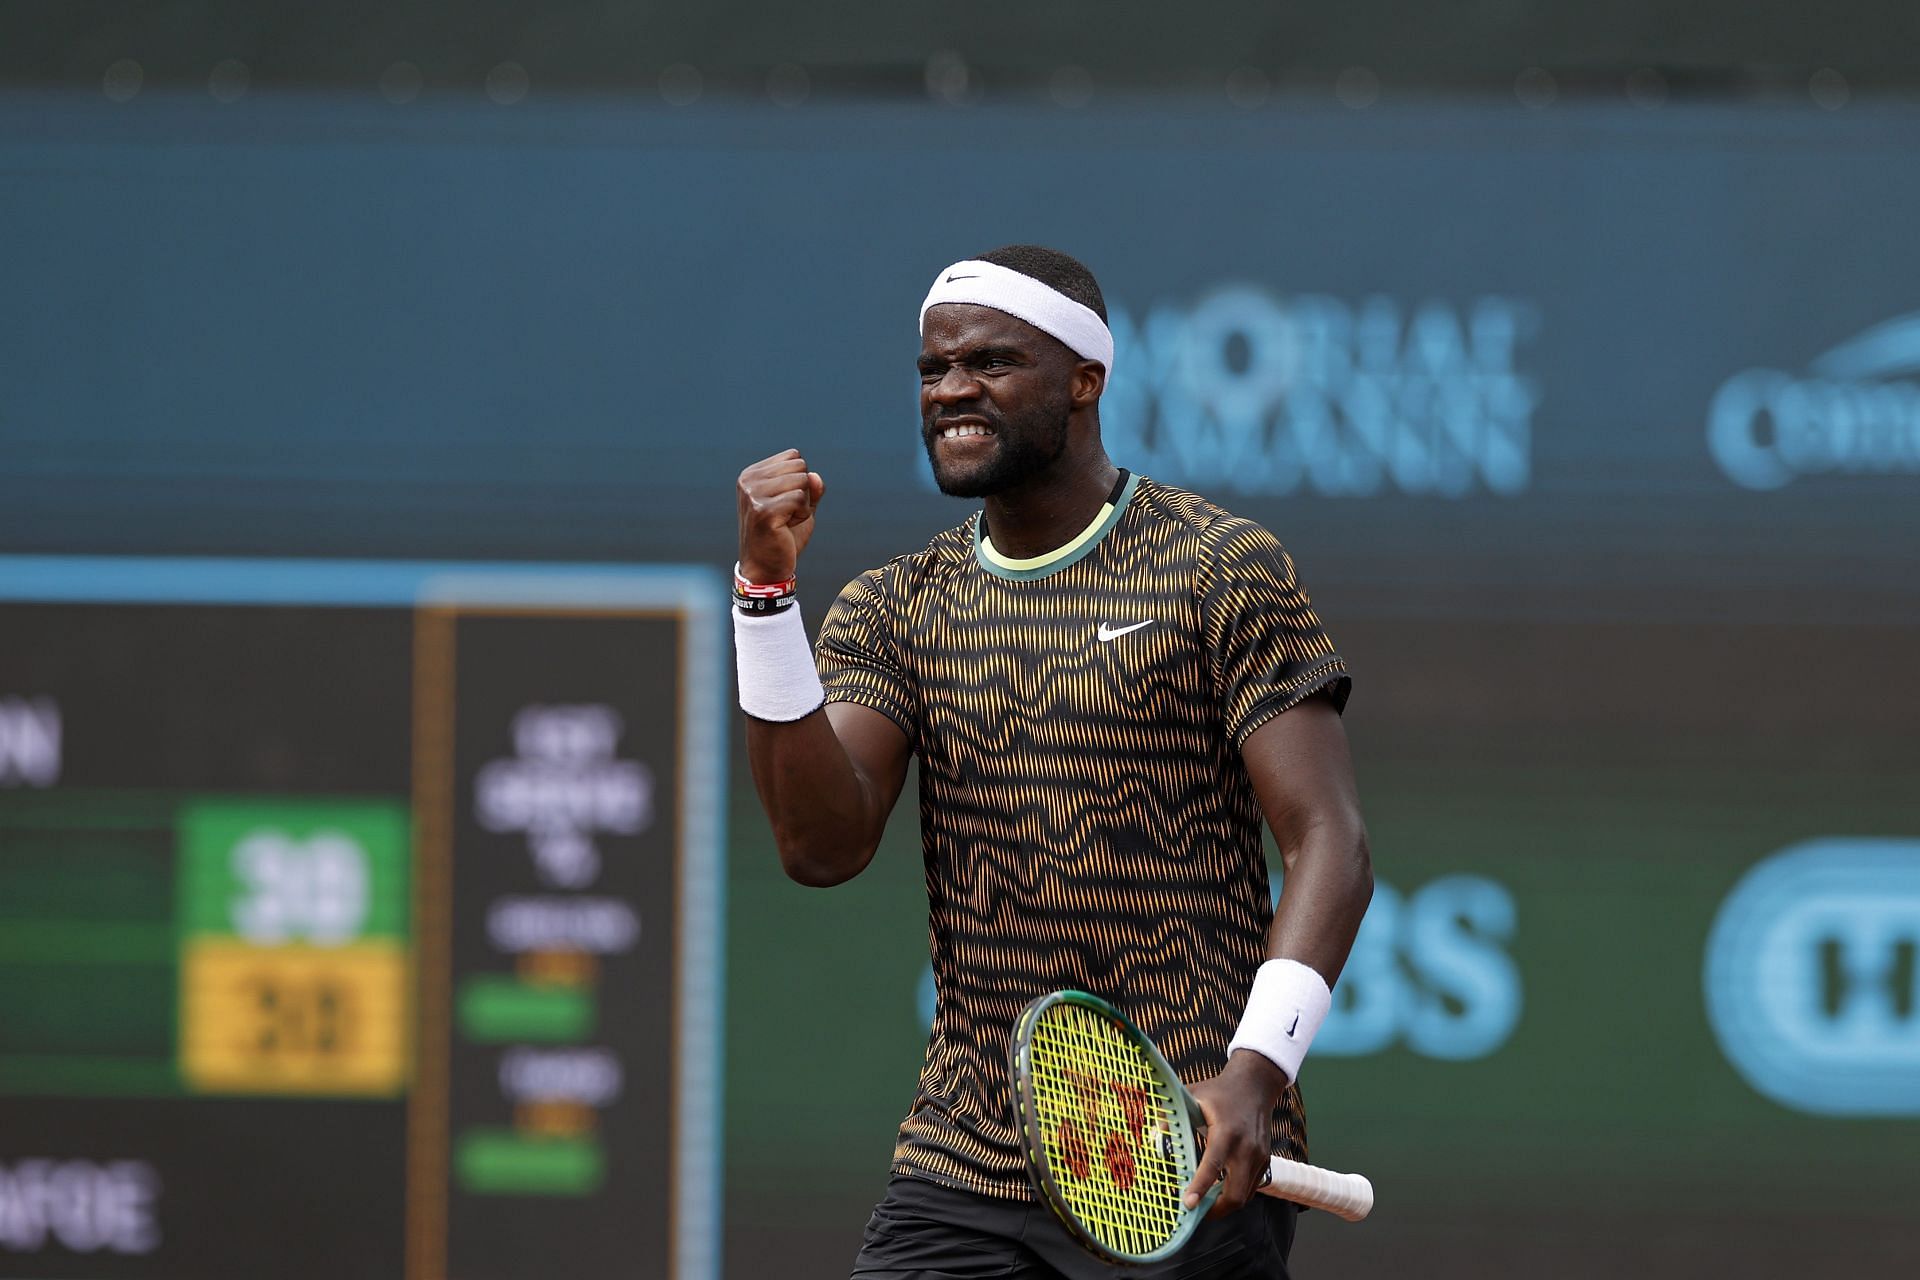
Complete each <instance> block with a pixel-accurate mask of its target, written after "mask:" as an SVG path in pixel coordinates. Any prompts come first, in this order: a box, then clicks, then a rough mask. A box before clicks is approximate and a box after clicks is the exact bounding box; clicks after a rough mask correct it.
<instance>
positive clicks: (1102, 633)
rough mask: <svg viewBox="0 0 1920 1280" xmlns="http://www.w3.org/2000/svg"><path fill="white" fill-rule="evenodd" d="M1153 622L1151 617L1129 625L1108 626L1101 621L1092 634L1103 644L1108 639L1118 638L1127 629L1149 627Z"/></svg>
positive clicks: (1136, 629) (1127, 630) (1133, 629)
mask: <svg viewBox="0 0 1920 1280" xmlns="http://www.w3.org/2000/svg"><path fill="white" fill-rule="evenodd" d="M1153 623H1154V620H1153V619H1152V618H1148V619H1147V620H1146V621H1145V622H1136V623H1134V624H1133V625H1132V626H1130V627H1109V626H1108V625H1107V624H1106V623H1104V622H1103V623H1101V624H1100V626H1099V628H1098V629H1097V630H1096V631H1095V632H1094V633H1093V634H1094V636H1095V638H1097V639H1098V640H1099V641H1100V643H1101V644H1105V643H1106V642H1107V641H1109V640H1118V639H1119V638H1120V637H1121V636H1123V635H1125V634H1127V632H1129V631H1138V630H1139V629H1140V628H1142V627H1150V626H1152V625H1153Z"/></svg>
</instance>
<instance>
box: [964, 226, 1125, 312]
mask: <svg viewBox="0 0 1920 1280" xmlns="http://www.w3.org/2000/svg"><path fill="white" fill-rule="evenodd" d="M973 256H974V258H975V259H976V260H977V261H980V262H991V263H992V264H993V265H994V266H996V267H1005V268H1006V269H1007V270H1009V271H1018V272H1019V273H1020V274H1021V275H1023V276H1032V277H1033V278H1034V279H1035V280H1038V281H1039V282H1040V283H1041V284H1044V285H1046V286H1047V287H1049V288H1051V289H1053V290H1054V291H1055V292H1057V293H1063V294H1065V295H1066V296H1067V297H1069V298H1072V299H1073V300H1074V301H1075V302H1077V303H1079V304H1080V305H1081V306H1083V307H1086V308H1088V309H1089V310H1091V311H1092V312H1093V313H1094V314H1095V315H1097V316H1099V317H1100V320H1101V323H1103V324H1104V323H1105V322H1106V319H1107V300H1106V299H1105V298H1103V297H1101V296H1100V282H1099V281H1098V280H1095V279H1094V278H1093V272H1091V271H1089V270H1087V268H1086V266H1085V265H1084V264H1083V263H1081V262H1080V260H1079V259H1077V258H1070V257H1068V256H1067V255H1066V254H1064V253H1062V252H1060V251H1059V250H1058V249H1047V248H1043V247H1041V246H1040V245H1037V244H1009V245H1002V246H1001V247H1000V248H998V249H989V250H987V252H985V253H976V254H974V255H973Z"/></svg>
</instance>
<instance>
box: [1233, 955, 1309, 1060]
mask: <svg viewBox="0 0 1920 1280" xmlns="http://www.w3.org/2000/svg"><path fill="white" fill-rule="evenodd" d="M1332 1007H1333V992H1332V991H1331V990H1329V989H1328V987H1327V981H1326V979H1325V978H1322V977H1321V976H1320V975H1319V974H1317V973H1315V972H1314V971H1313V970H1312V969H1311V968H1309V967H1307V966H1306V965H1304V964H1301V963H1300V962H1299V961H1298V960H1269V961H1267V962H1266V963H1265V964H1263V965H1261V966H1260V972H1258V973H1256V974H1255V975H1254V976H1253V991H1252V993H1251V994H1250V995H1248V996H1247V1012H1246V1014H1245V1015H1244V1016H1243V1017H1242V1018H1241V1019H1240V1029H1239V1030H1238V1031H1236V1032H1234V1033H1233V1040H1232V1042H1231V1043H1229V1044H1228V1045H1227V1054H1228V1056H1232V1054H1233V1051H1234V1050H1235V1049H1251V1050H1253V1051H1254V1052H1255V1053H1257V1054H1259V1055H1260V1056H1261V1057H1263V1058H1265V1059H1267V1061H1269V1062H1271V1063H1273V1065H1274V1066H1276V1067H1279V1068H1280V1069H1281V1070H1282V1071H1284V1072H1286V1073H1287V1079H1288V1080H1298V1079H1299V1078H1300V1063H1301V1062H1302V1061H1303V1060H1305V1058H1306V1056H1307V1046H1308V1045H1310V1044H1312V1043H1313V1036H1314V1033H1315V1032H1316V1031H1318V1030H1320V1024H1321V1023H1323V1022H1325V1021H1326V1020H1327V1010H1328V1009H1331V1008H1332Z"/></svg>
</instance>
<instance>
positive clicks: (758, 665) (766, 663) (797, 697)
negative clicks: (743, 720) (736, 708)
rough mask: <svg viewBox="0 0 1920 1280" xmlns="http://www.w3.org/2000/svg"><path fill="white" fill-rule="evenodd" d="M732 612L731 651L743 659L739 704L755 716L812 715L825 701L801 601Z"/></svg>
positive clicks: (783, 720)
mask: <svg viewBox="0 0 1920 1280" xmlns="http://www.w3.org/2000/svg"><path fill="white" fill-rule="evenodd" d="M732 613H733V654H734V657H735V659H736V660H737V661H738V663H739V671H740V709H741V710H742V711H744V712H746V713H747V714H748V715H750V716H752V717H754V718H755V719H757V720H774V721H778V722H780V723H783V724H784V723H786V722H787V721H790V720H798V719H800V718H801V717H803V716H809V715H812V714H813V713H814V712H816V711H818V710H819V709H820V708H821V707H822V706H824V705H825V704H826V701H827V691H826V690H825V689H824V688H822V687H821V685H820V672H819V670H818V669H817V668H815V667H814V665H813V647H812V646H811V645H809V644H808V643H807V628H806V624H805V623H803V622H801V621H800V606H799V605H797V604H791V605H788V606H787V607H786V608H784V609H782V610H780V611H779V612H778V613H768V614H761V615H759V616H757V617H748V616H747V615H746V614H744V613H742V612H741V611H740V610H738V609H734V610H732Z"/></svg>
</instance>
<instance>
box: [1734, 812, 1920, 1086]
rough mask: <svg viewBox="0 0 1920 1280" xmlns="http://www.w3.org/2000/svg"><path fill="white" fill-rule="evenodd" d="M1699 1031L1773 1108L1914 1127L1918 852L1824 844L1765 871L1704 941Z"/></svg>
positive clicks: (1919, 1035)
mask: <svg viewBox="0 0 1920 1280" xmlns="http://www.w3.org/2000/svg"><path fill="white" fill-rule="evenodd" d="M1704 982H1705V988H1706V990H1705V994H1706V1004H1707V1018H1708V1021H1709V1022H1711V1023H1712V1025H1713V1030H1714V1034H1715V1036H1717V1037H1718V1038H1719V1041H1720V1048H1721V1051H1722V1052H1724V1053H1725V1054H1726V1056H1727V1060H1728V1061H1729V1062H1731V1063H1732V1064H1733V1066H1734V1069H1735V1070H1737V1071H1739V1073H1740V1074H1741V1075H1742V1076H1743V1077H1745V1079H1746V1081H1747V1083H1748V1084H1750V1085H1752V1086H1753V1088H1754V1089H1756V1090H1757V1091H1759V1092H1760V1093H1762V1094H1764V1095H1766V1096H1767V1097H1769V1098H1772V1099H1773V1100H1774V1101H1775V1102H1778V1103H1781V1104H1782V1105H1784V1106H1787V1107H1791V1108H1793V1109H1794V1110H1796V1111H1807V1112H1812V1113H1814V1114H1818V1115H1882V1116H1912V1115H1920V839H1868V838H1859V837H1829V838H1826V839H1820V840H1810V841H1807V842H1805V843H1803V844H1798V845H1794V846H1792V847H1790V848H1787V849H1784V850H1782V851H1780V852H1779V853H1776V854H1774V855H1773V856H1772V857H1770V858H1767V859H1766V860H1765V861H1763V862H1761V863H1760V864H1759V865H1757V866H1755V867H1754V868H1753V869H1752V870H1750V871H1749V872H1747V874H1746V875H1745V876H1744V877H1742V879H1741V880H1740V883H1739V884H1737V885H1735V886H1734V889H1733V892H1732V893H1730V894H1728V895H1727V899H1726V901H1725V902H1724V903H1722V904H1721V907H1720V913H1719V915H1718V916H1717V917H1716V918H1715V920H1714V923H1713V930H1712V932H1711V933H1710V934H1709V935H1708V938H1707V954H1706V965H1705V975H1704Z"/></svg>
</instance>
